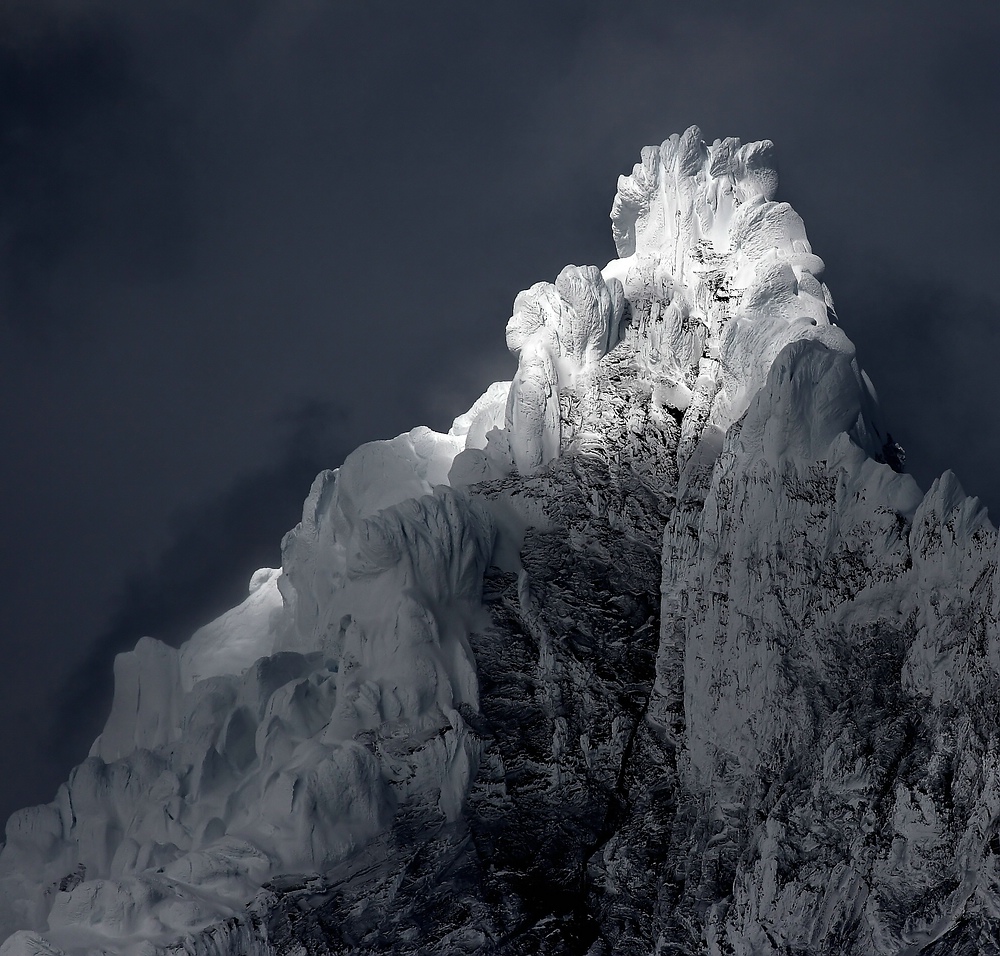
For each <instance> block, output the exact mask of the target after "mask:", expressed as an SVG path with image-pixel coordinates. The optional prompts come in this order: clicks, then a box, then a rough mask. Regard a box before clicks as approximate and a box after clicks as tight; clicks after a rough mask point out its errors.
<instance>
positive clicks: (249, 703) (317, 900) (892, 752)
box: [0, 128, 1000, 956]
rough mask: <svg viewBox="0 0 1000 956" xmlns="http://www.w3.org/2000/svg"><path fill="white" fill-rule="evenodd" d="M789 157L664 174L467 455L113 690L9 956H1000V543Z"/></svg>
mask: <svg viewBox="0 0 1000 956" xmlns="http://www.w3.org/2000/svg"><path fill="white" fill-rule="evenodd" d="M776 188H777V176H776V173H775V171H774V165H773V160H772V156H771V145H770V144H769V143H754V144H747V145H741V144H740V143H739V142H738V141H736V140H731V139H730V140H724V141H716V142H715V143H713V144H712V145H711V146H707V145H706V144H705V143H704V142H703V141H702V139H701V134H700V132H699V131H698V130H697V129H694V128H692V129H690V130H688V131H687V132H686V133H684V134H683V135H682V136H674V137H672V138H671V139H669V140H667V141H666V142H664V143H663V144H662V145H661V146H659V147H649V148H647V149H645V150H643V153H642V162H641V163H640V164H639V165H637V166H636V167H635V170H634V171H633V173H632V174H631V175H630V176H627V177H622V178H621V179H620V181H619V188H618V195H617V196H616V199H615V203H614V208H613V210H612V221H613V227H614V235H615V240H616V244H617V246H618V253H619V258H618V259H615V260H613V261H612V262H611V263H609V265H608V266H607V267H606V268H605V269H604V270H599V269H597V268H595V267H576V266H568V267H567V268H566V269H564V270H563V271H562V272H561V273H560V275H559V276H558V277H557V278H556V280H555V282H554V283H547V282H543V283H538V284H536V285H535V286H532V288H531V289H529V290H527V291H526V292H522V293H521V294H520V295H519V296H518V297H517V299H516V300H515V304H514V310H513V315H512V317H511V319H510V321H509V323H508V326H507V341H508V345H509V346H510V347H511V349H512V350H513V351H515V352H516V353H517V354H518V371H517V374H516V375H515V377H514V379H513V381H512V382H510V383H506V382H504V383H496V384H494V385H493V386H491V387H490V389H489V390H488V391H487V392H486V393H485V394H484V395H483V397H482V398H481V399H480V400H479V401H477V402H476V404H475V405H474V406H473V408H472V409H470V411H469V412H468V413H466V414H465V415H462V416H460V417H459V418H458V419H456V420H455V425H454V426H453V428H452V430H451V432H450V433H449V434H448V435H440V434H437V433H434V432H432V431H430V430H429V429H426V428H418V429H414V431H412V432H410V433H408V434H406V435H401V436H399V437H398V438H396V439H393V440H392V441H387V442H374V443H372V444H370V445H365V446H362V447H361V448H360V449H358V450H357V451H356V452H354V453H353V454H352V455H350V456H349V457H348V459H347V461H345V462H344V464H343V465H342V466H341V467H340V468H339V469H337V470H336V471H331V472H324V473H323V474H321V475H320V476H319V477H318V478H317V480H316V482H315V483H314V486H313V488H312V490H311V492H310V495H309V497H308V499H307V501H306V504H305V507H304V511H303V520H302V522H301V523H300V524H299V525H298V526H297V527H296V528H295V529H294V530H293V531H292V532H290V533H289V534H288V535H287V536H286V538H285V541H284V543H283V561H282V568H281V570H280V571H278V570H274V571H268V570H265V571H262V572H258V574H257V575H255V577H254V580H253V581H252V582H251V594H250V596H249V597H248V599H247V601H246V602H245V603H244V604H243V605H241V606H240V607H239V608H236V609H234V610H233V611H230V612H228V614H226V615H224V616H223V617H222V618H220V619H219V620H218V621H215V622H212V624H210V625H208V626H206V627H205V628H203V629H202V630H201V631H199V632H198V633H196V634H195V635H194V636H193V637H192V639H191V640H190V641H189V642H188V643H187V644H186V645H184V647H182V648H181V649H180V650H179V651H177V650H174V649H172V648H169V647H166V646H165V645H163V644H161V643H159V642H157V641H155V640H153V639H149V638H144V639H143V640H142V641H140V642H139V644H138V645H137V647H136V650H135V651H134V652H132V653H130V654H127V655H122V656H121V657H120V658H119V660H118V663H117V665H116V696H115V703H114V707H113V710H112V714H111V717H110V718H109V721H108V726H107V727H106V728H105V731H104V733H103V734H102V736H101V737H100V738H99V739H98V740H97V741H96V742H95V744H94V748H93V751H92V755H91V757H90V758H89V759H88V761H86V762H85V763H84V764H83V765H81V767H79V768H78V769H77V770H76V771H74V773H73V775H72V776H71V777H70V780H69V781H68V782H67V784H66V785H64V787H63V788H61V790H60V792H59V794H58V796H57V798H56V800H55V801H54V802H53V803H52V804H50V805H48V806H46V807H38V808H32V809H29V810H25V811H21V812H20V813H19V814H15V815H14V816H13V817H12V818H11V821H10V822H9V823H8V828H7V834H8V840H7V844H6V846H5V848H4V850H3V853H2V855H0V883H2V897H3V901H2V902H0V921H2V923H3V926H4V927H6V931H7V932H8V933H11V932H14V931H15V930H16V931H18V932H14V935H12V936H11V937H10V938H9V939H8V941H7V942H6V943H5V944H4V945H3V947H0V953H3V954H4V956H13V954H15V953H16V954H25V953H58V952H64V953H71V952H89V951H108V952H122V953H143V954H152V953H159V952H164V953H166V952H180V951H185V952H198V953H202V952H204V953H217V954H220V956H221V954H224V953H262V954H263V953H282V954H293V953H295V954H298V953H303V952H307V953H310V954H312V953H359V954H360V953H441V954H449V953H455V952H465V951H468V952H494V953H498V954H500V953H505V954H506V953H510V954H515V953H592V954H598V953H609V954H610V953H616V954H618V953H653V952H656V953H672V952H673V953H698V952H709V953H717V954H723V953H733V954H748V956H749V954H766V953H774V954H779V953H781V954H786V953H796V952H801V953H810V954H814V953H830V954H835V953H836V954H862V953H865V954H867V953H878V954H883V953H884V954H897V953H917V952H927V953H964V952H968V953H989V952H1000V944H998V943H997V939H998V937H1000V832H998V830H1000V776H998V774H1000V753H998V749H997V746H998V744H997V741H998V713H997V708H996V704H995V701H996V700H997V689H998V688H997V683H998V674H1000V627H998V623H997V620H998V616H1000V571H998V555H1000V545H998V537H997V532H996V529H994V528H993V527H992V525H991V524H990V523H989V521H988V520H987V517H986V515H985V513H984V511H983V510H982V509H981V508H980V507H979V506H978V503H977V502H976V500H975V499H968V498H966V497H965V496H964V494H963V492H962V491H961V489H960V488H959V486H958V484H957V481H956V480H955V479H954V476H952V475H951V474H950V473H949V474H946V475H945V476H943V477H942V478H941V479H939V480H938V481H937V482H935V484H934V485H933V487H932V488H931V490H930V491H929V492H928V493H927V494H926V495H924V494H923V493H922V492H921V491H920V490H919V489H918V488H917V486H916V485H915V483H914V482H913V481H912V479H910V478H909V477H908V476H906V475H904V474H901V473H900V469H901V462H902V450H901V449H900V448H899V447H898V446H896V445H895V444H894V443H893V442H892V441H891V439H890V438H889V436H888V434H886V433H884V431H883V430H882V426H881V424H880V422H879V417H878V408H877V402H876V400H875V397H874V391H873V389H872V387H871V385H870V383H869V381H868V379H867V377H866V376H865V375H864V373H863V372H862V371H861V369H860V367H859V365H858V363H857V360H856V357H855V354H854V349H853V346H852V345H851V343H850V341H849V340H848V339H847V337H846V336H845V335H844V333H843V332H842V330H841V329H840V328H839V326H838V324H837V317H836V313H835V311H834V308H833V301H832V298H831V296H830V293H829V291H828V289H827V288H826V286H825V285H824V284H823V283H822V281H821V279H822V274H823V263H822V260H820V259H819V257H818V256H816V255H815V254H814V253H813V252H812V250H811V247H810V245H809V242H808V239H807V237H806V233H805V229H804V227H803V225H802V221H801V219H800V218H799V217H798V216H797V215H796V214H795V212H794V211H793V210H792V209H791V207H789V206H788V205H787V204H784V203H778V202H775V201H774V195H775V191H776Z"/></svg>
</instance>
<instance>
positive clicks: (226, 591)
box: [49, 402, 350, 775]
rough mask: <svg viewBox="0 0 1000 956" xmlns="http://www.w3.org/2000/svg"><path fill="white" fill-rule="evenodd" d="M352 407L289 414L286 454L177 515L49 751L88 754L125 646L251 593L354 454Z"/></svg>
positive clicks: (93, 650) (169, 639) (65, 695)
mask: <svg viewBox="0 0 1000 956" xmlns="http://www.w3.org/2000/svg"><path fill="white" fill-rule="evenodd" d="M344 421H345V414H344V412H343V411H339V410H337V409H335V408H331V407H330V406H329V405H326V404H323V403H319V402H314V403H309V404H307V405H304V406H302V407H300V408H298V409H297V410H295V411H294V412H293V413H292V414H291V415H289V416H287V425H288V427H289V429H290V435H289V437H288V440H287V442H286V445H285V448H284V450H283V453H282V454H281V455H279V456H277V457H276V459H275V461H274V462H273V463H272V464H270V465H268V466H267V467H265V468H261V469H260V470H258V471H256V472H254V473H252V474H248V475H244V476H242V477H240V478H239V479H238V480H236V481H235V482H234V483H233V484H232V485H231V486H230V487H229V488H227V489H226V490H225V491H223V492H222V493H221V494H219V495H216V496H214V497H212V498H211V499H210V500H207V501H203V502H201V503H199V504H197V505H195V506H192V507H190V508H188V509H186V510H185V511H184V512H183V513H181V514H179V515H177V516H175V518H174V520H173V523H172V524H173V527H172V540H171V541H170V543H169V544H168V545H167V546H166V547H165V548H164V550H163V551H162V553H161V554H160V555H159V556H158V557H157V558H156V559H155V560H154V561H153V562H152V563H151V565H150V566H149V567H148V568H146V569H143V570H141V571H137V572H134V573H133V574H132V575H131V577H130V578H129V580H128V582H127V584H126V585H125V588H124V590H123V592H122V593H121V594H120V595H119V597H118V599H117V601H116V604H117V610H116V611H115V612H114V614H113V616H112V618H111V620H110V621H109V622H108V624H107V626H106V627H105V628H104V629H103V630H102V631H101V632H100V633H99V634H97V635H95V636H93V637H92V638H91V639H89V640H88V642H87V643H88V645H89V652H88V653H87V655H86V658H85V660H84V662H83V664H82V666H80V667H79V668H77V669H76V670H75V671H74V673H73V675H72V677H71V679H70V681H69V683H68V684H67V685H66V686H65V687H64V688H63V690H62V692H61V693H60V694H59V696H58V704H57V710H56V716H55V723H54V732H53V739H52V741H51V744H52V747H51V751H50V753H49V760H50V761H51V762H52V763H54V764H55V765H57V767H58V768H61V773H62V775H65V772H66V770H67V769H68V768H69V767H70V766H72V765H73V764H74V763H78V762H79V761H80V760H82V759H83V758H84V757H85V756H86V753H87V750H88V749H89V747H90V744H91V742H92V741H93V740H94V738H95V737H96V736H97V734H98V733H100V730H101V726H102V725H103V723H104V720H105V719H106V717H107V714H108V712H109V709H110V706H111V697H112V692H113V689H114V688H113V675H112V665H113V662H114V658H115V655H116V654H118V653H120V652H122V651H126V650H131V649H132V647H134V646H135V643H136V641H137V640H138V639H139V638H140V637H142V636H143V635H151V636H154V637H157V638H158V639H160V640H163V641H164V642H166V643H168V644H172V645H173V646H177V645H179V644H180V643H182V642H183V641H184V640H186V639H187V638H188V637H190V635H191V633H192V632H193V631H194V630H195V629H197V628H198V627H200V626H201V625H202V624H206V623H208V621H210V620H212V619H213V618H214V617H217V616H218V615H219V614H221V613H222V612H223V611H225V610H227V609H228V608H230V607H232V606H235V605H236V604H238V603H239V602H241V601H242V600H243V598H244V597H245V596H246V587H247V584H248V582H249V580H250V575H251V574H252V573H253V571H255V570H256V569H257V568H258V567H272V566H278V565H279V562H280V560H281V556H280V551H279V544H280V541H281V538H282V536H283V535H284V533H285V532H286V531H288V530H290V529H291V528H292V527H294V525H295V524H296V523H297V521H298V520H299V518H300V517H301V507H302V504H301V503H302V501H303V500H304V499H305V496H306V493H307V492H308V490H309V486H310V484H311V482H312V479H313V478H314V477H315V475H316V474H317V473H318V472H319V471H320V470H321V469H322V468H325V467H330V465H331V463H337V462H340V461H342V460H343V458H344V457H346V454H347V452H348V451H349V450H350V449H348V448H345V447H342V445H341V444H340V439H339V438H338V433H339V432H341V431H342V426H343V424H344Z"/></svg>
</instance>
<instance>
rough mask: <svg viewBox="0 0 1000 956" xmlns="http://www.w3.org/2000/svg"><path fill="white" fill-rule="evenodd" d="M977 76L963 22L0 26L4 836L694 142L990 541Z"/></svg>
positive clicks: (987, 250)
mask: <svg viewBox="0 0 1000 956" xmlns="http://www.w3.org/2000/svg"><path fill="white" fill-rule="evenodd" d="M998 45H1000V5H998V4H997V3H996V2H995V0H988V2H972V0H965V2H963V0H955V2H950V3H942V2H933V3H930V2H922V0H898V2H897V0H888V2H881V3H879V4H869V3H867V2H866V3H854V2H841V3H839V4H837V5H833V4H829V5H820V4H804V3H801V2H795V3H782V2H778V3H772V4H766V3H764V4H747V3H745V2H740V3H726V2H716V3H713V4H697V5H696V4H683V5H682V4H671V3H667V2H662V0H661V2H655V3H652V2H651V3H624V2H623V3H610V2H606V3H603V4H594V3H589V2H581V0H574V2H543V0H533V2H531V3H518V2H505V3H499V2H498V3H479V2H475V3H474V2H463V3H439V2H433V0H430V2H423V3H419V4H418V3H409V2H394V3H384V2H379V0H365V2H363V3H362V2H341V0H325V2H322V0H280V2H279V0H137V2H125V0H3V3H0V442H2V449H3V451H2V456H0V468H2V474H0V489H2V492H3V493H2V498H0V522H2V524H0V528H2V532H0V533H2V542H3V549H2V562H3V568H2V575H0V580H2V582H3V583H2V585H0V587H2V591H0V607H2V609H3V612H4V613H3V622H4V630H3V636H2V641H3V644H2V646H3V654H4V664H5V666H4V667H3V670H2V676H0V679H2V681H3V689H2V693H0V726H2V728H3V732H2V735H0V816H6V814H7V813H8V812H9V811H10V810H12V809H14V808H15V807H18V806H21V805H24V804H28V803H35V802H40V801H46V800H48V799H50V798H51V797H52V795H53V793H54V790H55V787H56V785H57V784H58V782H59V781H60V780H62V779H63V778H64V777H65V775H66V773H67V771H68V769H69V767H70V766H71V765H72V764H73V763H74V762H77V761H78V760H80V759H82V757H83V756H84V755H85V752H86V748H87V741H89V740H90V739H92V737H93V736H94V734H95V733H96V732H97V729H98V728H99V725H100V722H101V721H102V720H103V716H104V713H105V711H106V708H107V706H108V700H109V698H108V692H109V687H110V672H111V660H112V657H113V655H114V653H115V652H117V651H119V650H123V649H126V648H129V647H131V646H132V645H133V644H134V642H135V640H136V639H137V638H138V637H140V636H141V635H142V634H147V633H149V634H153V635H155V636H158V637H161V638H163V639H166V640H170V641H173V642H175V643H176V642H178V641H179V640H181V639H183V637H184V636H186V634H188V633H189V632H190V630H191V629H192V628H193V627H194V626H196V625H197V624H199V623H203V622H204V621H206V620H208V619H209V618H210V617H212V616H214V615H215V614H216V613H218V612H220V611H222V610H224V609H225V608H226V607H228V606H231V605H232V604H234V603H236V602H238V601H239V600H240V599H241V595H242V593H243V592H244V589H245V586H246V581H247V580H248V579H249V576H250V573H251V572H252V571H253V570H254V569H255V568H256V567H258V566H260V565H264V564H269V565H274V564H276V563H277V562H278V561H279V544H280V539H281V535H282V533H283V532H284V531H285V530H287V529H288V528H290V527H291V526H292V525H294V523H295V522H296V521H297V520H298V517H299V514H300V509H301V501H302V499H303V498H304V496H305V494H306V492H307V490H308V487H309V483H310V480H311V478H312V476H313V474H314V473H315V472H316V471H318V470H319V469H320V468H322V467H332V466H336V465H337V464H339V462H340V461H341V460H342V459H343V457H344V456H345V455H346V453H347V452H348V451H350V450H351V449H352V448H353V447H355V446H356V445H357V444H359V443H360V442H362V441H365V440H369V439H374V438H380V437H391V436H392V435H394V434H396V433H398V432H400V431H402V430H404V429H407V428H409V427H411V426H412V425H416V424H421V423H423V424H430V425H432V426H434V427H437V428H446V427H447V426H448V424H449V423H450V420H451V418H452V417H453V416H454V415H456V414H458V413H460V412H462V411H464V410H465V408H467V407H468V405H469V404H470V403H471V402H472V400H473V399H474V398H475V397H476V396H477V395H478V394H479V393H480V392H481V391H482V390H483V388H485V386H486V385H487V384H488V383H489V382H490V381H492V380H494V379H495V378H507V377H509V376H510V375H511V374H512V371H513V368H514V363H513V361H512V360H511V359H510V357H509V356H508V354H507V352H506V349H505V347H504V335H503V331H504V324H505V322H506V319H507V317H508V315H509V311H510V305H511V303H512V301H513V298H514V295H515V294H516V293H517V292H518V291H519V290H521V289H523V288H526V287H527V286H528V285H530V284H531V283H533V282H535V281H538V280H541V279H550V280H551V279H552V278H553V277H554V276H555V274H556V273H557V272H558V270H559V269H560V268H561V267H562V266H563V265H565V264H566V263H569V262H573V263H578V264H584V263H594V264H597V265H604V263H605V262H607V260H608V259H610V258H611V257H612V256H613V255H614V246H613V243H612V240H611V232H610V227H609V223H608V218H607V216H608V211H609V209H610V206H611V201H612V199H613V197H614V191H615V185H616V180H617V177H618V175H619V173H625V172H629V171H630V170H631V167H632V165H633V163H634V162H635V161H636V160H637V158H638V153H639V149H640V147H642V146H643V145H645V144H647V143H657V142H659V141H660V140H662V139H664V138H665V137H666V136H667V135H669V134H670V133H672V132H679V131H682V130H683V129H684V128H685V127H687V126H688V125H690V124H692V123H697V124H698V125H700V126H701V128H702V130H703V133H704V136H705V137H706V139H708V140H709V141H711V140H712V139H714V138H715V137H719V136H726V135H737V136H741V137H743V138H744V139H745V140H746V139H761V138H770V139H772V140H773V141H774V142H775V144H776V146H777V154H778V157H779V161H780V164H781V172H782V187H781V189H780V193H779V195H780V197H781V198H784V199H787V200H789V201H790V202H791V203H792V204H793V205H794V206H795V207H796V208H797V209H798V211H799V212H800V213H801V214H802V216H803V217H804V219H805V221H806V225H807V228H808V230H809V234H810V238H811V240H812V244H813V247H814V249H815V250H816V252H818V254H819V255H821V256H822V257H823V258H824V259H825V260H826V263H827V274H826V279H827V281H828V283H829V285H830V287H831V289H832V290H833V294H834V298H835V300H836V303H837V308H838V311H839V314H840V319H841V322H842V324H843V326H844V328H845V329H846V331H847V332H848V334H849V335H851V336H852V338H853V339H854V341H855V342H856V344H857V345H858V349H859V353H860V357H861V360H862V363H863V364H864V365H865V367H866V368H867V369H868V371H869V373H870V375H871V377H872V378H873V380H874V381H875V384H876V386H877V387H878V389H879V392H880V395H881V398H882V403H883V407H884V409H885V411H886V415H887V418H888V420H889V423H890V428H891V429H892V431H893V434H894V436H895V437H896V438H897V439H898V440H900V441H901V442H902V444H903V445H904V446H906V448H907V452H908V454H909V462H908V463H909V466H910V468H911V470H912V471H913V473H914V474H915V475H916V476H917V478H918V480H919V481H920V482H921V483H922V484H923V485H924V486H925V487H926V486H927V485H928V484H929V482H930V481H931V480H932V479H933V477H934V476H935V475H936V474H938V473H940V472H941V471H942V470H943V469H944V468H947V467H951V468H952V469H953V470H955V471H956V472H957V473H958V475H959V478H960V479H961V480H962V482H963V483H964V485H965V487H966V490H967V491H968V492H969V493H974V494H978V495H980V496H981V497H982V499H983V500H984V501H985V502H986V503H987V504H988V505H989V506H990V508H991V510H992V513H993V515H994V517H996V516H997V515H1000V471H998V467H997V466H998V461H1000V376H997V375H996V374H995V365H996V362H997V360H998V357H1000V304H998V303H1000V291H998V288H997V277H998V273H1000V269H998V263H1000V249H998V242H1000V240H998V236H1000V229H998V218H1000V198H998V190H997V186H996V180H995V178H994V177H996V176H997V173H998V172H1000V162H998V155H1000V152H998V151H1000V132H998V129H1000V127H998V122H1000V111H998V105H1000V70H997V68H996V63H997V60H996V50H997V49H998Z"/></svg>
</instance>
